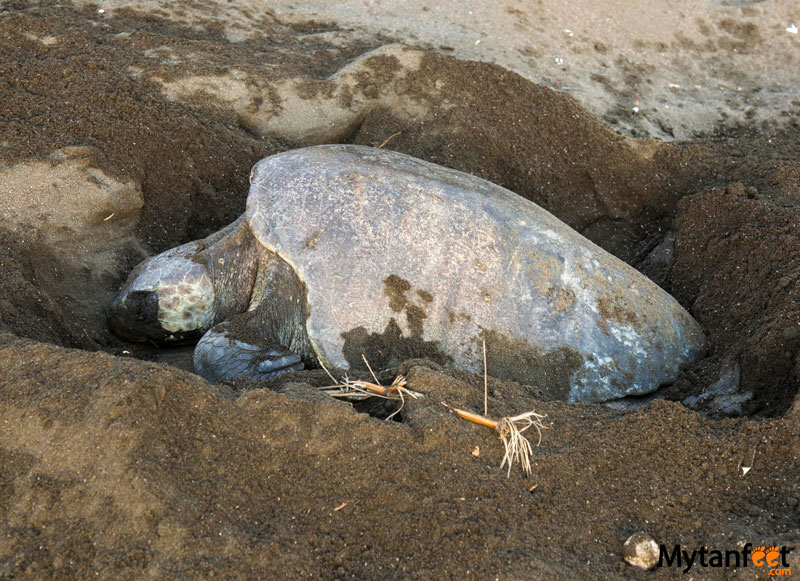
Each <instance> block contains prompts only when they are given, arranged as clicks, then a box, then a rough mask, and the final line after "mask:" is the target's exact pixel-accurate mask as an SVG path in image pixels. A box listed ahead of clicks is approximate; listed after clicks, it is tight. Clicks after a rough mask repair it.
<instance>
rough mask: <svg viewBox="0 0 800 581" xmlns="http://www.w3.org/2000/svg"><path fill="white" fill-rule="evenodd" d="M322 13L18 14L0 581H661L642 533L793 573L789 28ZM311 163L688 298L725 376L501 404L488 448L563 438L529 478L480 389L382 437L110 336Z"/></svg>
mask: <svg viewBox="0 0 800 581" xmlns="http://www.w3.org/2000/svg"><path fill="white" fill-rule="evenodd" d="M329 4H330V3H320V4H319V5H318V6H315V5H314V4H313V3H306V4H305V7H304V8H303V9H302V10H298V9H296V8H292V7H291V5H290V3H287V2H274V3H271V5H270V9H269V10H265V9H264V8H259V5H260V3H256V2H252V3H251V2H241V3H237V4H236V5H235V6H232V5H230V4H227V3H225V4H224V5H222V4H216V3H204V4H200V3H173V2H169V3H166V2H165V3H163V5H162V4H159V3H157V2H148V3H144V4H143V3H130V2H122V1H115V2H104V3H102V5H90V4H80V5H75V6H72V5H57V4H54V3H48V2H43V3H26V2H2V3H0V30H2V32H3V34H2V35H0V102H1V103H2V104H3V105H2V109H0V127H1V128H2V131H1V132H0V176H3V177H2V182H0V208H2V212H3V217H4V221H3V224H2V225H0V242H1V243H0V331H2V334H0V359H2V364H1V365H0V369H2V370H3V371H2V372H1V373H0V399H2V406H0V410H2V411H0V416H2V419H1V420H0V425H2V426H3V429H2V430H0V458H2V471H0V511H2V513H3V518H2V520H1V521H0V522H1V523H2V524H0V528H2V537H3V538H4V539H5V541H4V543H0V575H2V576H4V577H10V578H52V577H59V578H85V577H90V576H100V577H104V578H108V577H111V578H130V577H135V576H148V577H153V578H176V579H177V578H186V577H187V576H200V577H203V578H206V577H211V576H223V577H241V578H297V577H300V576H307V577H313V578H349V577H355V578H368V579H373V578H381V579H383V578H422V577H428V578H451V577H452V578H455V577H459V578H463V577H465V576H468V575H474V576H475V577H477V578H490V577H491V578H494V577H497V578H507V579H519V578H565V579H566V578H576V577H582V576H583V577H586V576H590V577H599V578H609V579H611V578H620V577H631V578H636V577H642V576H644V575H645V574H646V573H644V572H642V571H640V570H639V569H636V568H634V567H632V566H630V565H628V564H626V563H625V561H624V560H623V544H624V542H625V540H626V539H627V538H628V537H630V536H631V535H632V534H633V533H636V532H638V531H644V532H646V533H647V534H649V535H650V536H652V537H653V538H654V539H655V540H656V541H657V542H658V543H663V544H664V545H665V546H667V547H669V548H670V549H671V548H672V547H674V546H675V545H678V544H680V545H681V546H683V547H684V548H688V549H689V550H690V551H691V550H692V549H693V548H695V547H699V546H700V545H704V546H706V547H711V548H717V549H720V550H741V549H742V547H744V546H745V544H746V543H753V545H754V546H755V547H758V546H765V545H767V546H776V545H777V546H786V547H797V549H796V550H795V552H794V553H790V559H794V561H792V563H795V564H794V567H795V569H800V563H798V562H797V557H796V553H797V552H800V546H798V545H800V529H798V522H800V492H799V491H798V482H800V468H798V466H800V463H798V462H799V461H800V436H799V435H798V434H800V407H798V406H800V404H798V403H796V394H797V387H798V376H799V375H800V358H799V357H798V353H800V331H798V330H799V329H800V307H798V304H799V303H800V297H798V290H797V288H798V287H797V281H798V278H800V272H799V271H798V267H797V264H798V256H800V239H798V236H797V232H796V231H797V224H798V219H800V206H798V192H799V191H800V169H799V167H800V166H798V159H800V144H799V143H798V139H797V122H798V113H799V112H800V110H799V109H798V107H800V105H798V103H800V94H798V91H797V87H796V85H792V83H796V81H795V77H794V74H795V73H794V71H795V70H796V64H797V56H796V55H797V54H798V53H797V50H798V47H799V46H800V45H798V42H800V37H798V36H797V35H796V34H794V33H792V32H790V30H787V29H790V28H791V25H792V24H793V23H797V24H799V25H800V12H798V9H797V8H796V7H795V6H794V5H793V4H791V3H782V2H774V1H766V2H720V3H709V2H696V1H690V0H680V1H678V0H675V1H671V2H667V3H664V4H663V8H659V9H658V10H653V9H649V8H646V7H645V4H644V3H641V5H633V6H632V5H630V3H625V4H624V5H623V3H618V2H614V1H612V0H607V1H604V2H600V3H594V2H592V3H575V6H577V8H575V7H571V8H570V9H569V10H567V9H566V8H563V7H560V6H557V4H559V5H560V4H561V3H549V2H546V3H544V4H545V5H544V6H540V7H538V8H536V9H535V10H534V9H533V8H531V7H530V6H528V5H527V4H523V3H513V4H508V5H498V6H497V7H490V6H489V4H488V3H487V4H486V6H483V3H481V6H478V7H476V8H475V9H474V10H473V14H468V13H466V14H465V13H464V10H463V8H462V7H460V6H459V7H456V6H448V5H447V4H439V5H430V6H427V5H426V4H425V3H424V2H407V3H391V5H390V3H383V2H379V3H369V6H368V7H364V6H362V4H364V3H361V2H342V3H337V4H336V5H329ZM581 5H583V9H581ZM492 6H493V5H492ZM362 8H363V9H362ZM101 10H102V12H101ZM467 12H468V11H467ZM579 17H580V18H579ZM567 31H569V32H567ZM476 41H480V42H476ZM556 58H558V59H561V60H562V61H563V62H558V61H557V60H556ZM466 59H475V60H466ZM478 61H484V62H478ZM765 69H766V73H765ZM672 85H675V86H672ZM695 85H697V86H699V87H700V88H696V87H695ZM637 101H638V104H636V102H637ZM634 107H638V111H634V110H633V108H634ZM322 142H340V143H357V144H362V145H372V146H380V145H383V147H386V148H389V149H394V150H396V151H401V152H404V153H408V154H411V155H414V156H416V157H419V158H422V159H425V160H428V161H432V162H435V163H439V164H441V165H445V166H448V167H453V168H456V169H459V170H462V171H466V172H469V173H472V174H474V175H478V176H480V177H483V178H485V179H488V180H490V181H493V182H495V183H498V184H500V185H502V186H504V187H506V188H508V189H510V190H512V191H514V192H516V193H517V194H519V195H521V196H524V197H526V198H528V199H530V200H532V201H534V202H536V203H538V204H540V205H541V206H543V207H544V208H546V209H548V210H549V211H551V212H552V213H554V214H555V215H556V216H558V217H559V218H560V219H562V220H563V221H565V222H566V223H567V224H569V225H570V226H572V227H573V228H575V229H576V230H578V231H579V232H581V233H582V234H584V235H585V236H587V237H588V238H590V239H591V240H593V241H594V242H596V243H598V244H599V245H601V246H602V247H604V248H605V249H607V250H609V251H610V252H612V253H613V254H615V255H617V256H618V257H620V258H622V259H623V260H625V261H626V262H628V263H629V264H631V265H632V266H634V267H635V268H638V269H639V270H640V271H642V272H643V273H644V274H646V275H648V276H650V277H651V278H652V279H653V280H655V281H656V282H657V283H658V284H660V285H661V286H662V287H663V288H664V289H665V290H667V291H668V292H669V293H671V294H672V295H673V296H674V297H675V298H676V299H677V300H678V301H679V302H680V303H681V304H682V305H683V306H684V307H685V308H686V309H687V310H689V311H690V312H691V313H692V314H693V315H694V317H695V318H696V319H697V320H698V322H699V323H700V324H701V325H702V327H703V329H704V331H705V333H706V335H707V337H708V340H709V348H708V354H707V356H706V357H705V358H704V359H702V360H701V361H700V362H699V363H697V364H694V365H691V366H689V367H687V368H685V369H684V370H683V372H682V373H681V375H680V376H679V378H678V380H677V381H676V382H675V383H674V384H672V385H670V386H667V387H665V388H663V389H662V390H660V391H659V392H658V393H657V394H656V396H655V398H653V397H649V398H645V400H643V401H627V402H624V403H623V404H620V405H618V406H617V407H618V408H621V409H612V408H610V407H609V406H605V405H588V404H583V405H575V404H567V403H564V402H560V401H547V400H546V399H545V398H543V397H542V395H543V393H545V392H546V390H543V389H542V386H537V385H520V384H517V383H513V382H501V381H498V380H495V379H492V378H491V377H490V378H489V380H488V386H489V392H488V405H489V410H490V412H491V415H493V416H494V417H500V416H503V415H515V414H518V413H521V412H524V411H528V410H530V409H536V411H538V412H541V413H546V414H547V418H546V422H545V423H546V425H547V429H546V430H545V431H544V434H543V440H542V444H541V446H539V447H535V448H534V449H533V453H532V457H531V464H532V474H531V476H530V477H526V476H525V475H524V474H523V473H522V471H521V470H519V469H518V468H517V467H515V469H514V470H512V472H511V475H510V477H509V478H507V477H506V473H505V471H503V470H500V468H499V465H500V462H501V458H502V455H503V447H502V442H500V440H499V439H498V438H497V436H496V434H494V433H493V432H492V431H491V430H489V429H487V428H483V427H481V426H475V425H472V424H469V423H467V422H464V421H463V420H460V419H458V418H456V417H455V416H454V415H453V414H452V413H451V412H450V411H448V409H447V408H446V407H445V406H443V405H441V404H442V402H444V403H447V404H449V405H451V406H454V407H459V408H464V409H469V410H472V411H477V412H481V411H482V408H483V377H481V376H472V375H468V374H463V373H457V372H453V371H450V370H447V369H446V368H442V367H440V366H438V365H437V364H435V363H433V362H429V361H409V362H406V363H405V364H403V365H402V366H401V368H400V369H391V370H385V371H384V372H382V373H381V374H379V375H380V379H381V380H382V381H384V382H391V380H392V379H393V377H394V376H395V375H396V374H397V373H403V374H404V375H406V377H407V381H408V386H409V387H410V388H411V389H413V390H414V391H415V392H420V393H424V394H426V397H425V398H423V399H420V400H414V401H407V402H406V405H405V407H404V409H403V410H402V412H401V413H399V414H397V415H396V416H394V418H393V420H392V421H388V422H387V421H384V419H382V418H385V417H387V416H388V415H389V414H391V413H392V412H393V411H394V409H395V408H394V407H392V404H391V402H390V403H389V404H387V403H386V402H383V401H378V402H377V403H375V402H372V403H370V402H367V403H362V404H358V405H357V406H355V407H352V406H350V405H349V404H347V403H344V402H340V401H335V400H334V399H333V398H331V397H330V396H329V395H326V394H324V393H320V392H319V390H318V389H317V388H318V387H320V386H323V385H327V384H329V383H330V379H329V378H328V377H327V376H326V375H325V374H324V372H322V371H321V370H315V371H304V372H300V373H296V374H290V375H287V376H282V377H280V378H278V379H276V380H274V381H272V382H271V383H261V384H259V383H258V382H254V381H247V380H240V381H237V382H233V383H229V384H223V385H215V384H210V383H207V382H205V381H204V380H202V379H200V378H199V377H197V376H196V375H194V374H192V373H190V372H189V370H190V369H191V367H190V358H191V347H184V348H182V349H177V350H174V351H164V350H161V349H157V348H156V347H154V346H151V345H134V344H127V343H123V342H121V341H120V340H118V339H117V338H115V337H114V336H113V335H111V334H110V333H109V331H108V330H107V328H106V326H105V321H104V309H105V307H106V305H108V303H109V302H110V300H111V297H112V296H113V294H114V292H115V291H116V289H117V288H118V285H119V284H120V282H121V281H122V280H123V279H124V277H125V276H126V275H127V273H128V272H129V271H130V269H131V268H132V267H133V266H134V265H135V264H136V263H137V262H138V261H139V260H140V259H141V258H142V257H143V256H145V255H147V254H152V253H155V252H158V251H161V250H163V249H166V248H169V247H171V246H174V245H176V244H178V243H181V242H184V241H187V240H190V239H195V238H198V237H201V236H204V235H206V234H208V233H210V232H212V231H215V230H217V229H218V228H220V227H221V226H224V225H226V224H228V223H229V222H231V221H232V220H233V219H234V218H235V217H236V216H238V215H239V214H240V213H241V211H242V210H243V207H244V200H245V197H246V195H247V180H248V174H249V171H250V168H251V166H252V164H253V163H254V162H255V161H257V160H258V159H260V158H262V157H264V156H266V155H269V154H272V153H276V152H279V151H284V150H287V149H291V148H294V147H299V146H304V145H309V144H312V143H322ZM489 374H490V375H491V369H490V370H489ZM363 379H369V376H368V375H366V376H365V377H364V378H363ZM387 406H388V407H387ZM476 447H477V448H479V453H478V454H474V453H473V452H474V451H475V449H476ZM792 555H795V556H792ZM754 571H756V569H755V568H754V567H752V566H751V567H750V568H749V569H748V570H746V571H744V573H745V575H748V574H754ZM693 572H694V573H698V569H695V570H693ZM700 573H702V574H703V575H708V576H709V577H713V578H717V577H718V578H723V577H725V576H729V575H731V574H733V573H732V571H731V569H730V568H728V569H726V568H724V567H719V568H713V567H712V568H705V569H702V571H700ZM761 573H763V570H761V571H759V572H758V574H761ZM657 574H659V575H660V576H662V577H663V576H668V575H670V574H671V575H673V576H676V575H680V574H679V573H678V569H676V568H668V567H667V568H663V569H661V570H659V571H657ZM698 574H699V573H698ZM748 578H749V577H748ZM754 578H755V577H754Z"/></svg>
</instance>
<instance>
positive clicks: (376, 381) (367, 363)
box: [361, 353, 381, 385]
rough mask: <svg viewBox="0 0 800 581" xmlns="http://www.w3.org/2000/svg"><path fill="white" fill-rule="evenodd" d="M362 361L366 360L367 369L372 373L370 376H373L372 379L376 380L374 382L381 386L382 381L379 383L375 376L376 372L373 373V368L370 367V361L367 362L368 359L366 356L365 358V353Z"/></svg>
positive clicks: (362, 355)
mask: <svg viewBox="0 0 800 581" xmlns="http://www.w3.org/2000/svg"><path fill="white" fill-rule="evenodd" d="M361 359H363V360H364V364H365V365H366V366H367V369H369V372H370V374H371V375H372V379H374V380H375V383H377V384H378V385H380V383H381V382H380V381H378V377H377V376H376V375H375V372H374V371H372V367H371V366H370V364H369V361H367V358H366V356H365V355H364V354H363V353H362V354H361Z"/></svg>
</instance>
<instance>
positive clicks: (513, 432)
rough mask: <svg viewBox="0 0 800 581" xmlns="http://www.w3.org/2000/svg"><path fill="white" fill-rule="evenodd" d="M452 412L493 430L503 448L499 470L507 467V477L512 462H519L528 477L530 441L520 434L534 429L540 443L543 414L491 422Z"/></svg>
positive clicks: (526, 414) (476, 416)
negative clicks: (498, 436)
mask: <svg viewBox="0 0 800 581" xmlns="http://www.w3.org/2000/svg"><path fill="white" fill-rule="evenodd" d="M453 411H455V412H456V414H458V417H460V418H462V419H465V420H469V421H470V422H475V423H476V424H480V425H482V426H486V427H489V428H494V429H495V430H496V431H497V433H498V434H499V435H500V439H501V440H503V447H504V448H505V451H506V453H505V455H504V456H503V461H502V462H501V463H500V468H503V467H504V466H506V465H508V476H509V477H510V476H511V466H512V464H514V462H519V464H520V466H522V470H523V471H524V472H525V474H527V475H529V476H530V474H531V472H532V469H531V454H532V453H533V447H532V446H531V443H530V440H528V438H526V437H525V436H523V435H522V432H524V431H525V430H527V429H528V428H530V427H534V428H536V432H537V434H538V436H539V440H538V442H536V445H537V446H538V445H539V444H541V443H542V430H543V429H544V428H545V426H544V424H542V420H543V419H544V418H545V415H544V414H537V413H536V412H525V413H524V414H520V415H518V416H514V417H509V418H500V420H493V419H491V418H487V417H485V416H481V415H478V414H476V413H472V412H468V411H466V410H459V409H454V410H453Z"/></svg>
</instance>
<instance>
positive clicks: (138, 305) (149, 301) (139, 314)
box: [125, 291, 158, 323]
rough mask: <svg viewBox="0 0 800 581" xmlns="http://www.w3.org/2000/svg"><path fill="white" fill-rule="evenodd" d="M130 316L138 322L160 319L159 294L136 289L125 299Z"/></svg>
mask: <svg viewBox="0 0 800 581" xmlns="http://www.w3.org/2000/svg"><path fill="white" fill-rule="evenodd" d="M125 304H126V305H127V308H128V317H130V319H131V321H135V322H137V323H151V322H154V321H157V320H158V295H156V293H154V292H151V291H134V292H132V293H129V294H128V298H127V299H126V300H125Z"/></svg>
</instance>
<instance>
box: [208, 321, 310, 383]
mask: <svg viewBox="0 0 800 581" xmlns="http://www.w3.org/2000/svg"><path fill="white" fill-rule="evenodd" d="M238 318H239V317H233V318H232V319H231V320H230V321H225V322H223V323H220V324H219V325H216V326H215V327H213V328H212V329H210V330H209V331H208V332H207V333H206V334H205V335H203V337H202V338H201V339H200V341H199V342H198V343H197V347H195V350H194V367H195V371H197V373H199V374H200V375H201V376H203V377H204V378H206V379H208V380H209V381H223V380H226V379H235V378H237V377H253V378H255V379H266V378H269V377H274V376H276V375H278V374H280V373H287V372H289V371H300V370H302V369H304V365H303V361H302V359H301V357H300V356H299V355H297V354H296V353H293V352H291V351H289V350H288V349H287V348H285V347H283V346H282V345H278V344H274V343H268V342H266V341H263V340H262V339H260V338H259V336H258V335H256V334H253V333H249V332H247V331H248V329H247V326H246V325H242V324H241V321H237V319H238ZM237 323H238V324H237Z"/></svg>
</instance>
